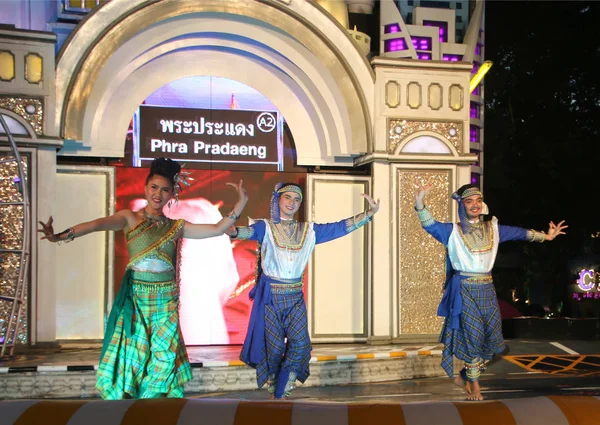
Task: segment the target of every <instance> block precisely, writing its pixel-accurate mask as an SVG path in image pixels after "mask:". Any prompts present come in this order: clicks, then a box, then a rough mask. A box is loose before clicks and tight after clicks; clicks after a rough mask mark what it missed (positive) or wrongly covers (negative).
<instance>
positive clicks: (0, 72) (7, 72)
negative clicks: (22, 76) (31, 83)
mask: <svg viewBox="0 0 600 425" xmlns="http://www.w3.org/2000/svg"><path fill="white" fill-rule="evenodd" d="M14 78H15V55H13V54H12V53H11V52H8V51H6V50H3V51H0V80H1V81H11V80H13V79H14Z"/></svg>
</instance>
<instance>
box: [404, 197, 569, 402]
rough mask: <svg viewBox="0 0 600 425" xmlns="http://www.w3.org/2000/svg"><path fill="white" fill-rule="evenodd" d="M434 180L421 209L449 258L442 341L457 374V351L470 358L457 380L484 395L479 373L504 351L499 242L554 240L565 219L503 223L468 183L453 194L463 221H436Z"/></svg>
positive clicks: (447, 363) (476, 396)
mask: <svg viewBox="0 0 600 425" xmlns="http://www.w3.org/2000/svg"><path fill="white" fill-rule="evenodd" d="M429 189H430V186H426V187H423V186H420V187H419V189H418V191H417V194H416V205H415V209H416V210H417V213H418V215H419V219H420V220H421V224H422V225H423V228H424V229H425V230H426V231H427V233H429V234H430V235H432V236H433V237H434V238H435V239H437V240H438V241H439V242H441V243H443V244H444V245H445V246H446V248H447V250H448V255H447V258H446V276H447V279H446V284H445V286H444V287H445V291H444V295H443V297H442V301H441V303H440V306H439V309H438V315H439V316H443V317H445V319H444V324H443V326H442V331H441V334H440V342H443V343H444V351H443V355H442V367H443V368H444V370H445V371H446V373H447V374H448V376H450V377H451V378H454V368H453V356H456V357H457V358H458V359H459V360H462V361H464V362H465V366H464V368H463V369H462V370H461V371H460V374H459V376H457V377H456V378H454V383H455V384H456V385H458V386H460V387H462V388H464V389H465V392H466V394H467V399H468V400H474V401H479V400H483V397H482V395H481V388H480V385H479V377H480V375H481V373H482V372H483V371H484V369H485V364H486V362H488V361H490V360H491V359H492V358H493V357H494V355H496V354H500V353H501V352H502V351H504V349H505V346H504V339H503V337H502V319H501V317H500V309H499V307H498V300H497V298H496V291H495V289H494V284H493V281H492V274H491V272H492V267H493V266H494V261H495V260H496V254H497V252H498V245H499V244H500V243H502V242H507V241H515V240H520V241H530V242H544V241H551V240H553V239H554V238H555V237H556V236H558V235H564V234H565V233H564V232H563V230H564V229H566V228H567V227H568V226H565V225H564V220H563V221H561V222H560V223H558V224H554V223H553V222H550V227H549V229H548V233H543V232H537V231H535V230H527V229H523V228H520V227H511V226H503V225H499V224H498V220H497V219H496V217H492V219H491V220H482V219H481V214H483V208H484V207H485V204H484V203H483V197H482V194H481V191H480V190H479V188H478V187H477V186H475V185H464V186H462V187H460V188H459V189H458V190H457V191H456V192H455V193H453V194H452V199H454V200H456V201H457V202H458V217H459V219H460V222H459V223H440V222H438V221H435V220H434V219H433V217H432V216H431V214H430V212H429V211H428V210H427V208H426V207H425V205H424V203H423V200H424V198H425V196H426V195H427V192H428V191H429Z"/></svg>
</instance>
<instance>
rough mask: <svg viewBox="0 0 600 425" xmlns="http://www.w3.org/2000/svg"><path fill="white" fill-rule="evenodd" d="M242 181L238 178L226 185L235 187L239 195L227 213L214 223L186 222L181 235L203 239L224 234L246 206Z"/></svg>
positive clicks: (246, 194)
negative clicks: (235, 182)
mask: <svg viewBox="0 0 600 425" xmlns="http://www.w3.org/2000/svg"><path fill="white" fill-rule="evenodd" d="M242 183H243V182H242V180H240V182H239V183H238V184H234V183H227V185H228V186H231V187H233V188H235V190H236V191H237V192H238V197H239V199H238V201H237V202H236V204H235V205H234V206H233V209H232V210H231V212H230V213H229V215H227V216H225V217H223V218H222V219H221V220H220V221H219V222H218V223H216V224H194V223H189V222H186V223H185V224H184V226H183V233H182V235H181V236H182V237H184V238H189V239H204V238H212V237H214V236H221V235H222V234H224V233H225V231H226V230H227V229H228V228H229V227H231V226H232V225H233V223H235V221H236V220H237V219H238V218H240V214H241V213H242V210H243V209H244V207H245V206H246V202H248V193H247V192H246V189H244V188H243V187H242Z"/></svg>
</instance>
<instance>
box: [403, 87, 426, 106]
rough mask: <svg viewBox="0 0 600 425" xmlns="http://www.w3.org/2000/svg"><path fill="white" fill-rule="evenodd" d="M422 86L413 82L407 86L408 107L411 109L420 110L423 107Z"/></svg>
mask: <svg viewBox="0 0 600 425" xmlns="http://www.w3.org/2000/svg"><path fill="white" fill-rule="evenodd" d="M421 96H422V94H421V84H419V83H417V82H415V81H411V82H410V83H408V85H407V86H406V99H407V105H408V107H409V108H411V109H419V108H420V107H421V103H422V99H421Z"/></svg>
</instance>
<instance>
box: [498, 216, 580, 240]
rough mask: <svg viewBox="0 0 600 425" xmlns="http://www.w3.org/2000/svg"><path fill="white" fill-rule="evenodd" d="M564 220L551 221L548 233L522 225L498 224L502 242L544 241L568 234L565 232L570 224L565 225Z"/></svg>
mask: <svg viewBox="0 0 600 425" xmlns="http://www.w3.org/2000/svg"><path fill="white" fill-rule="evenodd" d="M564 222H565V221H564V220H563V221H561V222H560V223H558V224H554V222H552V221H551V222H550V226H549V228H548V233H544V232H538V231H537V230H531V229H529V230H528V229H523V228H521V227H513V226H502V225H498V230H499V232H500V243H502V242H507V241H530V242H544V241H551V240H554V238H556V237H557V236H558V235H564V234H566V233H565V232H563V230H564V229H566V228H567V227H569V226H566V225H564Z"/></svg>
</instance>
